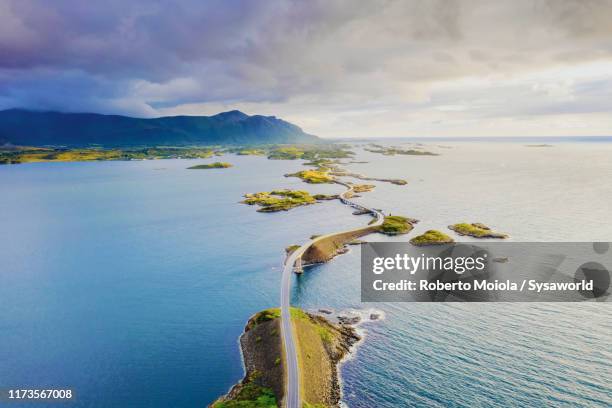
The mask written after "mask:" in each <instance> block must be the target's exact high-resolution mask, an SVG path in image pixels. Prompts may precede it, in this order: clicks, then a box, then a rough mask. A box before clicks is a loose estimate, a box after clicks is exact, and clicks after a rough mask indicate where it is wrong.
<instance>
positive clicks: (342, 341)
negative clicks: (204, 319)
mask: <svg viewBox="0 0 612 408" xmlns="http://www.w3.org/2000/svg"><path fill="white" fill-rule="evenodd" d="M338 316H339V315H338ZM338 316H335V317H336V319H337V317H338ZM292 323H293V326H294V328H295V330H296V332H299V333H300V334H301V335H302V342H303V343H300V345H301V346H302V347H300V348H299V349H298V354H299V355H301V356H302V357H301V358H300V365H301V366H303V368H304V369H303V370H302V375H303V377H304V378H303V379H304V387H303V390H304V400H305V401H307V402H308V403H309V404H313V405H316V406H319V404H322V405H323V406H325V407H341V406H342V376H341V367H342V364H343V363H344V362H346V361H348V359H350V357H351V356H352V355H353V354H354V352H355V351H356V349H357V347H358V345H359V344H360V343H361V342H362V341H363V339H364V335H363V333H362V332H361V330H359V329H358V328H357V325H351V324H340V323H336V322H334V321H332V319H330V318H328V317H326V316H323V315H322V314H319V313H314V312H312V311H309V312H305V311H302V310H301V309H297V308H293V309H292ZM279 328H280V311H279V309H266V310H264V311H261V312H258V313H256V314H254V315H253V316H251V317H250V318H249V320H248V321H247V323H246V325H245V327H244V331H243V333H242V334H241V335H240V337H239V344H240V354H241V361H242V365H243V368H244V374H243V377H242V379H240V381H238V382H237V383H236V384H234V385H233V386H232V387H230V389H229V390H228V391H227V392H226V393H225V394H224V395H222V396H220V397H219V398H217V399H216V400H215V401H214V402H212V403H211V404H209V405H208V407H209V408H226V407H227V408H230V407H234V406H237V405H236V404H238V403H240V402H243V401H250V400H247V398H249V396H251V395H253V390H257V391H258V393H256V397H258V398H261V396H262V395H266V391H265V390H269V391H268V392H271V393H273V395H274V397H275V401H274V402H272V401H269V403H271V404H272V403H275V404H277V405H278V406H284V404H283V402H284V401H285V397H286V395H285V387H284V376H285V364H286V362H285V360H284V359H282V358H279V357H278V356H280V355H281V354H282V353H281V349H282V347H283V345H282V341H281V337H280V336H279V335H278V329H279ZM304 355H306V358H304ZM270 367H274V368H273V369H272V370H271V369H270ZM313 367H314V368H316V369H313Z"/></svg>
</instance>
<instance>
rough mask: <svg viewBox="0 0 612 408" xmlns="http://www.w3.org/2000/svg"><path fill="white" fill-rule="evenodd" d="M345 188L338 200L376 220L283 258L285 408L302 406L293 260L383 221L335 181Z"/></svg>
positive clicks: (299, 249) (322, 237)
mask: <svg viewBox="0 0 612 408" xmlns="http://www.w3.org/2000/svg"><path fill="white" fill-rule="evenodd" d="M337 183H338V184H341V185H343V186H345V187H346V188H347V190H346V191H345V192H344V193H342V194H340V201H341V202H342V203H343V204H346V205H349V206H351V207H355V208H360V209H367V210H369V211H371V212H372V214H374V216H375V217H376V222H375V223H373V224H371V225H366V226H364V227H360V228H354V229H352V230H348V231H342V232H334V233H331V234H326V235H321V236H319V237H317V238H315V239H311V240H309V241H307V242H306V243H304V244H303V245H302V246H300V247H299V248H298V249H296V250H295V251H293V253H292V254H291V255H290V256H289V257H288V258H287V259H286V260H285V265H284V267H283V275H282V278H281V332H282V338H283V343H284V345H285V361H286V362H287V370H286V371H287V382H286V389H285V408H302V404H301V401H300V399H301V396H300V374H299V369H298V361H297V350H296V348H295V336H294V332H293V326H292V324H291V312H290V306H291V276H292V275H293V266H294V264H295V261H296V260H297V259H298V258H299V257H301V256H302V254H304V252H306V250H308V248H310V246H311V245H312V244H314V243H315V242H317V241H319V240H322V239H324V238H328V237H331V236H334V235H337V234H344V233H346V232H356V231H359V230H362V229H366V228H371V227H372V226H378V225H381V224H382V223H383V221H384V215H383V213H382V212H380V211H379V210H375V209H371V208H365V207H363V206H360V205H359V204H356V203H354V202H352V201H350V200H349V199H348V198H347V196H349V195H350V194H351V193H352V192H353V187H351V185H350V184H346V183H343V182H337Z"/></svg>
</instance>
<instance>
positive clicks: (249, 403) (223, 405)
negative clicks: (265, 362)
mask: <svg viewBox="0 0 612 408" xmlns="http://www.w3.org/2000/svg"><path fill="white" fill-rule="evenodd" d="M258 376H259V373H253V375H251V376H250V377H249V378H248V379H247V381H245V382H244V383H243V384H242V385H241V387H240V390H239V392H238V394H237V395H235V396H234V397H233V398H232V399H231V400H229V401H217V402H215V403H213V404H212V408H277V404H276V397H275V396H274V392H273V391H272V389H271V388H267V387H262V386H260V385H257V384H256V383H255V381H256V380H257V378H258Z"/></svg>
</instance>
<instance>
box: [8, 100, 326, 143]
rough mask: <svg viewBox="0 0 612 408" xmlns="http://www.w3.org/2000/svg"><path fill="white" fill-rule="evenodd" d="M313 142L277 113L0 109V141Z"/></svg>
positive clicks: (313, 138) (318, 140)
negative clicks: (153, 114)
mask: <svg viewBox="0 0 612 408" xmlns="http://www.w3.org/2000/svg"><path fill="white" fill-rule="evenodd" d="M317 142H320V139H319V138H318V137H316V136H314V135H311V134H308V133H306V132H304V131H303V130H302V129H301V128H300V127H298V126H296V125H294V124H292V123H290V122H287V121H285V120H282V119H279V118H277V117H276V116H263V115H247V114H246V113H243V112H241V111H239V110H231V111H227V112H220V113H218V114H216V115H212V116H188V115H177V116H162V117H157V118H135V117H130V116H123V115H106V114H100V113H89V112H82V113H68V112H57V111H35V110H28V109H20V108H12V109H6V110H2V111H0V144H7V143H10V144H13V145H24V146H67V147H83V146H90V145H101V146H109V147H115V146H116V147H118V146H164V145H166V146H170V145H174V146H180V145H211V144H274V143H317Z"/></svg>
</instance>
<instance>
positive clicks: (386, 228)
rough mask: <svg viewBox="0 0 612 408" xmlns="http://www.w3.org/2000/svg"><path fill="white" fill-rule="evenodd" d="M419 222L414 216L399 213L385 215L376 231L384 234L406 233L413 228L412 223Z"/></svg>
mask: <svg viewBox="0 0 612 408" xmlns="http://www.w3.org/2000/svg"><path fill="white" fill-rule="evenodd" d="M417 222H419V221H418V220H415V219H414V218H408V217H402V216H399V215H387V216H385V220H384V221H383V223H382V225H381V226H380V227H378V232H380V233H381V234H385V235H401V234H407V233H409V232H410V231H412V229H413V228H414V224H416V223H417Z"/></svg>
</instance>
